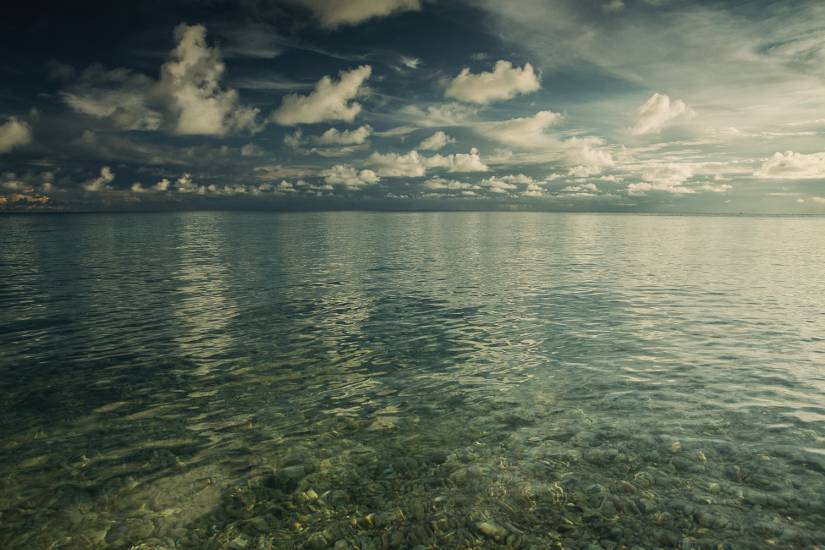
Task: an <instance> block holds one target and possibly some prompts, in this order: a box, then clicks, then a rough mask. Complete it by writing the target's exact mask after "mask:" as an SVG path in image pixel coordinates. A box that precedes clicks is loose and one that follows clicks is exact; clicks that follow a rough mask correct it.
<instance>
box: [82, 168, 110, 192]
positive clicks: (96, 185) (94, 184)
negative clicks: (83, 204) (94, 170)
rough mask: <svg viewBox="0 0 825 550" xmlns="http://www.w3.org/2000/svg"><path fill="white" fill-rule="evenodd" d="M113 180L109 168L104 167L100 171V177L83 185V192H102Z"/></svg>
mask: <svg viewBox="0 0 825 550" xmlns="http://www.w3.org/2000/svg"><path fill="white" fill-rule="evenodd" d="M114 179H115V175H114V174H113V173H112V170H111V168H109V167H108V166H104V167H103V168H101V169H100V175H99V176H98V177H96V178H92V179H90V180H89V181H87V182H86V183H84V184H83V190H84V191H88V192H90V193H97V192H98V191H103V190H104V189H107V188H108V185H109V184H110V183H112V182H113V181H114Z"/></svg>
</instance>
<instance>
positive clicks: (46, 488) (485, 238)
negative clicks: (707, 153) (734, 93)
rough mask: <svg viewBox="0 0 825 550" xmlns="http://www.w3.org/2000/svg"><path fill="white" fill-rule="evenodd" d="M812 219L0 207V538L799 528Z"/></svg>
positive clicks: (630, 534)
mask: <svg viewBox="0 0 825 550" xmlns="http://www.w3.org/2000/svg"><path fill="white" fill-rule="evenodd" d="M824 236H825V218H813V217H808V218H805V217H756V216H753V217H744V216H743V217H736V216H733V217H724V216H664V215H648V216H645V215H608V214H554V213H474V212H468V213H368V212H334V213H289V214H276V213H232V212H188V213H164V214H83V215H80V214H78V215H32V216H5V217H0V547H2V548H4V549H6V548H21V549H39V548H61V549H62V548H67V549H68V548H77V549H90V548H114V549H118V548H126V549H129V548H132V549H139V550H149V549H161V548H196V549H218V548H228V549H233V550H244V549H249V550H253V549H269V548H305V547H306V548H328V547H329V548H335V549H336V550H342V549H346V548H360V549H365V550H366V549H372V548H376V549H377V548H415V549H422V548H445V547H455V548H494V547H501V546H504V547H510V548H559V549H561V548H588V549H598V548H602V549H604V550H613V549H619V548H633V547H641V548H659V547H665V548H667V547H678V548H685V549H688V548H764V547H774V548H810V547H812V546H814V545H817V544H818V545H825V269H823V268H825V245H823V237H824ZM720 545H721V546H720Z"/></svg>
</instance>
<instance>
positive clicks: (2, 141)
mask: <svg viewBox="0 0 825 550" xmlns="http://www.w3.org/2000/svg"><path fill="white" fill-rule="evenodd" d="M31 141H32V129H31V126H29V125H28V123H26V121H23V120H19V119H17V118H15V117H11V118H9V120H7V121H6V122H4V123H3V124H0V153H8V152H9V151H11V150H12V149H14V148H15V147H19V146H20V145H26V144H28V143H31Z"/></svg>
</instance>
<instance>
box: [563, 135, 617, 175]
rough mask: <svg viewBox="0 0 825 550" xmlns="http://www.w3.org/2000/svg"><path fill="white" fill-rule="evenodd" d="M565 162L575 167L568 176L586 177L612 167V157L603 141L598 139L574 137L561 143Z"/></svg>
mask: <svg viewBox="0 0 825 550" xmlns="http://www.w3.org/2000/svg"><path fill="white" fill-rule="evenodd" d="M562 147H563V149H564V152H565V157H566V160H567V162H569V163H570V164H573V165H575V166H574V167H573V168H572V169H571V172H570V175H574V176H579V177H587V176H594V175H596V174H600V173H601V172H602V170H604V169H605V168H608V167H610V166H613V164H614V159H613V155H612V154H611V153H610V151H609V150H607V149H606V148H605V141H604V140H603V139H601V138H598V137H593V136H588V137H574V138H570V139H568V140H566V141H563V142H562Z"/></svg>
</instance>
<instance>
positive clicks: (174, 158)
mask: <svg viewBox="0 0 825 550" xmlns="http://www.w3.org/2000/svg"><path fill="white" fill-rule="evenodd" d="M80 4H82V5H78V4H74V3H73V4H72V6H66V5H65V4H60V3H56V2H55V3H54V5H53V7H52V9H49V10H43V9H35V8H34V7H27V6H18V7H15V8H11V9H10V13H9V14H7V15H8V16H7V17H5V19H4V21H3V22H0V48H2V50H3V62H2V63H0V73H3V78H0V209H2V210H7V211H12V210H101V209H103V210H107V209H141V208H143V209H189V208H216V207H218V208H220V207H226V208H263V209H266V208H272V209H293V208H294V209H306V208H387V209H419V208H428V209H430V208H432V209H547V210H573V211H579V210H600V211H645V212H671V211H680V212H766V213H772V212H773V213H812V214H816V213H825V140H823V139H822V138H823V134H825V72H823V71H822V67H823V66H825V33H823V32H822V30H821V29H820V28H818V27H817V22H818V21H823V20H825V5H822V4H821V3H820V2H816V1H813V0H791V1H789V2H783V3H781V4H780V3H777V2H772V1H769V0H757V1H753V0H751V1H747V2H744V1H734V0H717V1H713V2H706V1H702V2H700V1H696V2H677V1H675V0H656V1H654V0H635V1H634V0H624V1H618V2H617V1H616V0H587V1H576V0H522V1H520V2H498V1H495V0H463V1H461V2H446V1H443V0H335V1H333V0H283V1H282V2H275V3H268V4H266V5H263V4H260V5H259V4H256V3H244V4H242V5H238V4H237V3H234V2H229V1H220V0H219V1H217V2H209V3H200V2H188V1H183V0H177V1H173V2H170V3H169V4H168V5H167V6H166V7H165V8H164V10H163V11H162V12H157V11H156V10H155V11H153V8H152V7H151V6H140V5H134V3H129V4H128V5H127V4H126V3H124V2H113V3H112V2H109V3H96V2H81V3H80ZM81 8H84V9H87V11H88V9H95V10H96V11H95V13H99V14H100V16H99V17H97V18H95V19H93V20H90V19H88V18H85V17H81V16H80V15H79V11H78V10H80V11H82V10H81ZM791 8H792V9H791ZM125 12H128V13H129V17H126V18H124V17H123V13H125ZM57 45H60V47H57ZM101 45H104V46H105V47H101Z"/></svg>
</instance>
